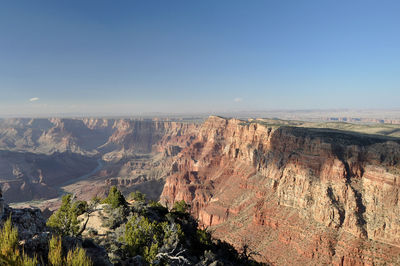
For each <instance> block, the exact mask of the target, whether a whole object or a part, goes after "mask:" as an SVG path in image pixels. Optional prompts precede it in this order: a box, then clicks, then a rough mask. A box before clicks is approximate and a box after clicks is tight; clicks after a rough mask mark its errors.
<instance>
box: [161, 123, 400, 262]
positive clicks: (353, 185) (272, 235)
mask: <svg viewBox="0 0 400 266" xmlns="http://www.w3.org/2000/svg"><path fill="white" fill-rule="evenodd" d="M172 168H173V169H172V172H173V174H172V175H171V176H169V177H168V179H167V181H166V184H165V187H164V190H163V194H162V196H161V201H162V202H164V203H165V204H167V205H168V206H172V204H173V202H175V201H177V200H182V199H184V200H185V201H187V202H190V203H191V205H192V213H193V215H194V216H195V217H196V218H198V219H199V221H200V223H201V224H202V225H203V226H205V227H211V228H212V230H213V231H214V234H215V235H216V236H217V237H220V238H222V239H224V240H227V241H228V242H230V243H232V244H233V245H235V246H237V247H240V246H241V245H243V244H249V245H250V247H251V248H252V249H253V250H255V251H257V252H259V253H260V256H259V257H258V258H257V259H259V260H262V261H270V262H272V263H276V264H280V265H284V264H285V265H286V264H294V263H295V264H314V265H315V264H335V265H362V264H366V265H373V264H383V263H392V264H397V263H400V220H399V219H400V218H399V217H400V201H399V188H400V144H399V141H398V140H396V139H387V138H382V137H375V136H370V135H361V134H355V133H354V134H353V133H345V132H341V131H335V130H324V129H306V128H295V127H277V126H271V127H268V126H263V125H260V124H257V123H247V122H243V121H239V120H235V119H231V120H227V119H223V118H219V117H210V118H209V119H208V120H207V121H206V122H205V123H204V124H203V125H202V127H201V128H200V132H199V134H198V136H197V137H196V139H195V140H193V141H192V143H191V144H190V145H189V146H188V147H186V148H185V149H183V150H182V151H181V152H180V153H179V154H178V156H177V159H176V162H175V163H174V164H173V167H172Z"/></svg>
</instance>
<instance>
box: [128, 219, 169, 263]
mask: <svg viewBox="0 0 400 266" xmlns="http://www.w3.org/2000/svg"><path fill="white" fill-rule="evenodd" d="M162 237H163V231H162V228H161V226H160V225H159V224H158V223H157V222H155V221H153V222H150V221H149V219H148V218H147V217H143V216H138V215H137V214H135V215H134V216H133V217H132V218H131V219H130V220H129V221H128V222H127V224H126V226H125V237H124V242H125V244H126V250H127V252H128V254H129V255H130V256H132V257H133V256H136V255H142V256H144V257H145V259H146V260H147V261H148V262H151V261H152V260H153V259H154V258H155V255H154V256H153V254H154V253H155V254H157V252H158V246H159V243H160V242H161V244H162ZM146 256H147V257H146Z"/></svg>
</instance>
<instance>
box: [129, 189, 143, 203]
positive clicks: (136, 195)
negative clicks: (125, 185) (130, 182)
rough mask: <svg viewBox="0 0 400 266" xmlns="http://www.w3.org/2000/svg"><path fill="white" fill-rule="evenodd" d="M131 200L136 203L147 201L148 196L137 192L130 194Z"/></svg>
mask: <svg viewBox="0 0 400 266" xmlns="http://www.w3.org/2000/svg"><path fill="white" fill-rule="evenodd" d="M129 199H131V200H134V201H142V202H143V201H146V195H145V194H143V193H142V192H140V191H138V190H136V191H135V192H132V193H130V194H129Z"/></svg>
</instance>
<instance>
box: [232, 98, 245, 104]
mask: <svg viewBox="0 0 400 266" xmlns="http://www.w3.org/2000/svg"><path fill="white" fill-rule="evenodd" d="M233 101H234V102H235V103H240V102H241V101H243V99H242V98H239V97H237V98H235V99H233Z"/></svg>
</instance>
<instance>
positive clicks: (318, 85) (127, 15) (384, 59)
mask: <svg viewBox="0 0 400 266" xmlns="http://www.w3.org/2000/svg"><path fill="white" fill-rule="evenodd" d="M399 11H400V3H399V2H398V1H380V2H378V1H351V2H349V1H301V2H300V1H285V2H283V1H251V2H249V1H201V2H192V1H191V2H188V1H168V2H167V1H112V2H111V1H63V2H61V1H42V0H40V1H28V0H25V1H23V0H21V1H3V2H2V3H1V5H0V34H1V36H2V40H1V42H0V93H1V97H0V116H12V115H54V114H63V113H65V114H126V115H128V114H132V115H137V114H142V113H155V112H159V113H185V112H186V113H187V112H189V113H218V112H238V111H254V110H271V109H283V110H290V109H343V108H345V109H398V108H399V107H400V106H399V104H398V103H399V102H400V35H399V34H398V28H399V26H400V17H399V16H398V14H399Z"/></svg>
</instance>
